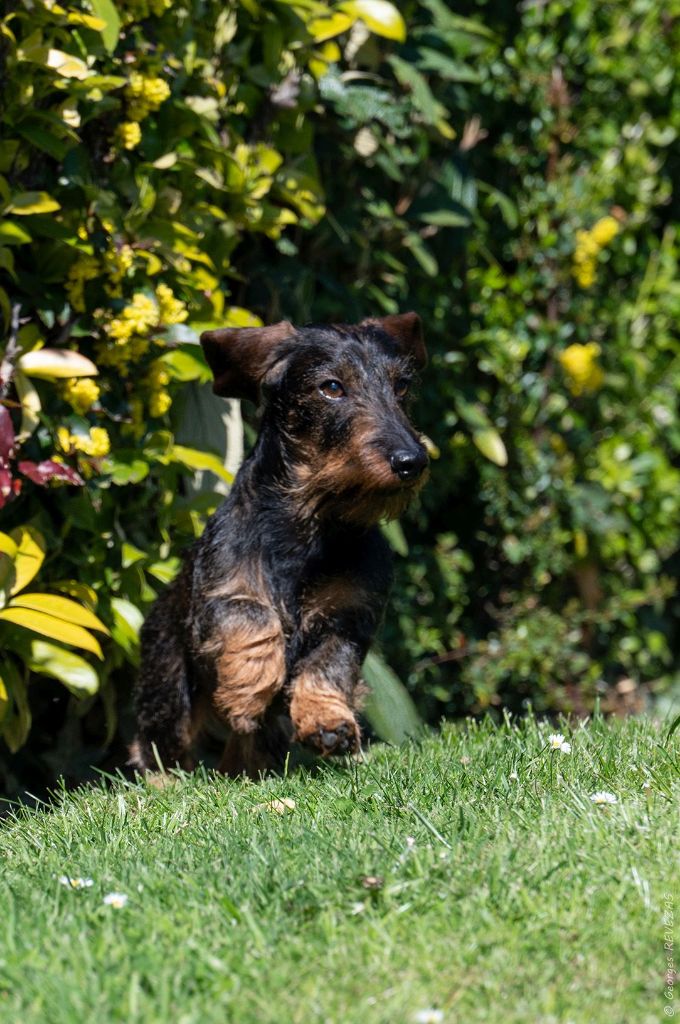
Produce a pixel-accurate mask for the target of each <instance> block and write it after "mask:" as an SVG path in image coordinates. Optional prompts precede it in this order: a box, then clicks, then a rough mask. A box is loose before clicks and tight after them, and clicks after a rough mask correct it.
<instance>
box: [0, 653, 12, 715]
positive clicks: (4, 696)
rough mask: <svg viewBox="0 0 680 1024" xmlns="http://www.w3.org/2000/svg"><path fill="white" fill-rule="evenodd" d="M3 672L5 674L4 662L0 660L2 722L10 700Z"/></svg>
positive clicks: (0, 712) (0, 708)
mask: <svg viewBox="0 0 680 1024" xmlns="http://www.w3.org/2000/svg"><path fill="white" fill-rule="evenodd" d="M3 672H5V675H6V674H7V673H6V671H5V668H4V663H3V662H0V723H1V722H2V720H3V718H4V717H5V715H6V713H7V710H8V708H9V701H10V697H9V690H8V689H7V684H6V683H5V680H4V679H3V678H2V674H3Z"/></svg>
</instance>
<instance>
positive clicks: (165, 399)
mask: <svg viewBox="0 0 680 1024" xmlns="http://www.w3.org/2000/svg"><path fill="white" fill-rule="evenodd" d="M169 383H170V377H169V375H168V371H167V370H166V369H165V367H164V366H163V364H162V363H161V362H160V361H159V360H156V362H154V363H152V364H151V367H150V369H149V373H148V376H147V378H146V384H147V386H148V388H149V413H150V415H151V416H163V415H164V414H165V413H166V412H167V411H168V409H169V408H170V406H171V405H172V399H171V398H170V395H169V394H168V392H167V390H166V388H167V385H168V384H169Z"/></svg>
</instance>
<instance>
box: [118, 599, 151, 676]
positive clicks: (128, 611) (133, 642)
mask: <svg viewBox="0 0 680 1024" xmlns="http://www.w3.org/2000/svg"><path fill="white" fill-rule="evenodd" d="M111 613H112V616H113V625H112V626H111V636H112V637H113V640H114V642H115V643H117V644H118V646H119V647H120V648H121V649H122V650H123V651H124V652H125V654H126V655H127V656H128V658H129V659H130V661H132V662H133V663H134V664H136V663H137V661H138V660H139V631H140V630H141V628H142V624H143V622H144V616H143V615H142V613H141V611H140V610H139V608H137V606H136V605H134V604H132V602H131V601H126V600H125V599H124V598H122V597H112V598H111Z"/></svg>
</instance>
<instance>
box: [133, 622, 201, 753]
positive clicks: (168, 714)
mask: <svg viewBox="0 0 680 1024" xmlns="http://www.w3.org/2000/svg"><path fill="white" fill-rule="evenodd" d="M158 609H159V610H158V611H156V609H154V610H153V611H152V612H151V614H150V616H149V618H148V619H147V622H146V623H145V625H144V628H143V630H142V664H141V667H140V672H139V679H138V682H137V689H136V692H135V711H136V715H137V735H136V737H135V740H134V742H133V744H132V746H131V747H130V764H131V765H132V766H133V767H135V768H137V769H139V771H158V770H159V769H160V767H161V766H162V767H163V768H173V767H175V766H176V765H179V766H180V767H181V768H187V769H190V768H192V767H193V763H192V760H191V755H190V746H191V740H192V734H193V729H192V707H191V701H190V694H189V684H188V680H187V671H186V663H185V655H184V650H183V647H182V644H181V641H180V640H179V638H178V637H177V633H176V631H173V629H172V628H169V620H167V619H165V618H164V616H163V612H162V608H161V606H158ZM154 748H155V750H154ZM159 761H160V764H159Z"/></svg>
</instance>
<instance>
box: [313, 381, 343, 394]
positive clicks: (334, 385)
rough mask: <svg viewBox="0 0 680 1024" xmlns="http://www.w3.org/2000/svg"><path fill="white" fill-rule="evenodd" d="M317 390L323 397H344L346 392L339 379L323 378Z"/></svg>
mask: <svg viewBox="0 0 680 1024" xmlns="http://www.w3.org/2000/svg"><path fill="white" fill-rule="evenodd" d="M319 391H320V392H321V394H322V395H323V397H324V398H333V399H335V398H344V397H345V395H346V394H347V392H346V391H345V389H344V388H343V386H342V384H341V383H340V381H339V380H325V381H324V382H323V384H322V385H321V386H320V388H319Z"/></svg>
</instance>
